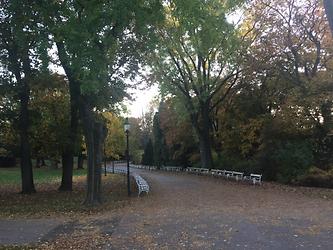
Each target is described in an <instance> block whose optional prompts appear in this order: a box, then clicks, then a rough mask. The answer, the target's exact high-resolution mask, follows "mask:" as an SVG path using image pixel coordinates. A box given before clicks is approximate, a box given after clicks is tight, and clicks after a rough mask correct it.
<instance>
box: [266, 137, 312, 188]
mask: <svg viewBox="0 0 333 250" xmlns="http://www.w3.org/2000/svg"><path fill="white" fill-rule="evenodd" d="M264 147H265V149H264V150H263V151H262V152H261V154H260V161H261V162H260V164H261V166H264V167H265V168H264V169H263V171H264V173H265V174H266V176H267V177H268V178H270V179H273V180H277V181H280V182H283V183H290V182H294V181H295V180H296V178H297V176H299V175H302V174H304V173H305V172H306V170H308V169H309V168H310V167H311V166H312V164H313V160H314V157H313V151H312V147H311V143H310V142H309V141H306V140H302V141H290V140H285V141H281V140H276V141H273V142H271V144H270V145H265V146H264Z"/></svg>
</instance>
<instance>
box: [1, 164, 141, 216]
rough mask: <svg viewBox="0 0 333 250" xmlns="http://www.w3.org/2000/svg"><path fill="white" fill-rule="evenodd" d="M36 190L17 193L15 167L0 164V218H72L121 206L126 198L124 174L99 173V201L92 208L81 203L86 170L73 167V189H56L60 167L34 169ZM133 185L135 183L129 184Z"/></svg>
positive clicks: (17, 183)
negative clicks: (66, 190) (101, 201)
mask: <svg viewBox="0 0 333 250" xmlns="http://www.w3.org/2000/svg"><path fill="white" fill-rule="evenodd" d="M34 181H35V187H36V190H37V193H35V194H31V195H22V194H20V193H19V192H20V187H21V180H20V169H19V168H10V169H9V168H7V169H6V168H5V169H4V168H0V204H1V205H0V207H1V209H0V218H19V217H23V218H42V217H49V216H52V217H64V218H68V217H70V218H73V217H77V216H82V215H84V216H86V215H88V214H95V213H99V212H103V211H110V210H113V209H116V208H120V207H123V206H124V205H126V204H127V203H128V202H129V199H128V198H127V192H126V182H125V177H124V176H121V175H116V174H108V175H107V176H106V177H105V176H103V177H102V190H103V194H102V197H103V200H104V202H103V204H102V205H101V206H98V207H96V208H88V207H86V206H84V205H83V201H84V199H85V195H86V170H85V169H83V170H74V177H73V191H72V192H59V191H58V190H57V189H58V187H59V185H60V182H61V169H47V168H46V169H44V168H40V169H34ZM133 188H135V187H133Z"/></svg>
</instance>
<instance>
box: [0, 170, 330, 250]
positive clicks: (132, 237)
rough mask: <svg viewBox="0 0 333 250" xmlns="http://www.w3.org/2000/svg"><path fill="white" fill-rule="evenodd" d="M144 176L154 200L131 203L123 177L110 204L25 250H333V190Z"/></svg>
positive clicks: (76, 214)
mask: <svg viewBox="0 0 333 250" xmlns="http://www.w3.org/2000/svg"><path fill="white" fill-rule="evenodd" d="M140 174H141V175H142V176H143V177H145V178H146V179H147V180H148V182H149V183H150V186H151V193H150V194H149V195H147V196H145V197H140V198H135V197H132V198H131V200H128V199H126V198H125V197H126V186H125V179H124V177H123V176H118V177H115V176H109V177H107V179H108V178H111V180H112V178H116V180H118V184H117V185H116V186H118V187H119V190H118V196H114V197H112V185H111V190H110V192H111V196H110V197H112V198H111V200H112V201H114V202H111V203H112V204H111V203H109V205H108V203H106V204H105V205H103V206H102V207H100V208H99V209H97V210H94V211H86V210H85V209H83V208H77V210H73V212H68V213H65V217H66V218H67V221H66V223H64V224H63V225H61V226H59V227H58V228H57V229H56V230H54V231H53V232H51V233H50V234H48V235H47V237H45V238H43V239H42V241H41V242H40V243H39V244H36V245H31V246H30V247H27V248H25V249H134V248H135V249H269V250H273V249H276V250H278V249H298V248H300V249H327V250H331V249H333V248H332V246H333V209H332V208H333V190H328V189H317V188H301V187H290V186H284V185H278V184H274V183H264V185H263V186H252V185H249V184H242V183H236V182H233V181H226V180H224V179H219V178H212V177H202V176H193V175H187V174H170V173H164V172H148V171H142V172H140ZM116 180H113V181H112V182H113V183H114V184H116V183H117V181H116ZM112 182H111V183H112ZM113 190H114V192H115V187H114V188H113ZM114 195H115V194H114ZM74 196H75V195H74ZM117 197H118V200H117ZM72 198H74V197H72ZM117 201H118V202H117ZM113 203H116V204H118V205H114V204H113ZM57 211H58V210H55V211H53V212H52V213H49V214H50V216H51V217H54V216H56V215H59V214H60V213H59V212H57ZM17 214H18V215H20V214H21V213H17ZM44 215H46V214H44ZM29 216H30V215H29ZM40 216H43V215H42V214H40ZM32 217H35V216H32ZM0 249H1V248H0ZM14 249H15V248H14Z"/></svg>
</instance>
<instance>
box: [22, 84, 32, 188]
mask: <svg viewBox="0 0 333 250" xmlns="http://www.w3.org/2000/svg"><path fill="white" fill-rule="evenodd" d="M29 98H30V89H29V86H28V83H27V79H23V80H22V87H21V93H20V115H19V121H20V139H21V141H20V155H21V178H22V193H23V194H31V193H35V192H36V189H35V185H34V181H33V173H32V162H31V150H30V144H29V133H28V131H29V110H28V103H29Z"/></svg>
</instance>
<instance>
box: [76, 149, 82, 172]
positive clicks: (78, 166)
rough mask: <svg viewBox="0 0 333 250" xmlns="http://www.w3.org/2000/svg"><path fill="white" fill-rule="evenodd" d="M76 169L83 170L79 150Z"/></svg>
mask: <svg viewBox="0 0 333 250" xmlns="http://www.w3.org/2000/svg"><path fill="white" fill-rule="evenodd" d="M77 169H83V155H82V151H81V150H80V152H79V155H78V157H77Z"/></svg>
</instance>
